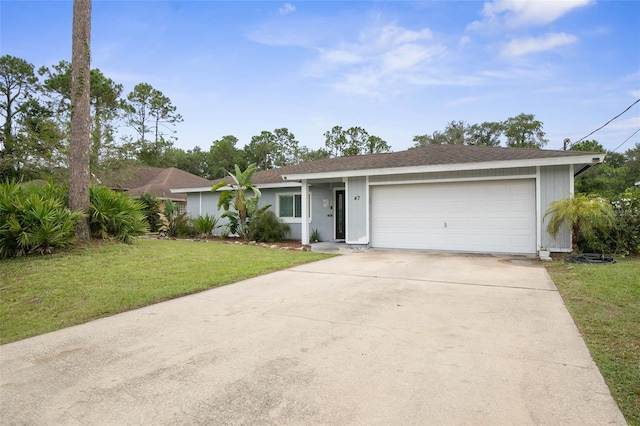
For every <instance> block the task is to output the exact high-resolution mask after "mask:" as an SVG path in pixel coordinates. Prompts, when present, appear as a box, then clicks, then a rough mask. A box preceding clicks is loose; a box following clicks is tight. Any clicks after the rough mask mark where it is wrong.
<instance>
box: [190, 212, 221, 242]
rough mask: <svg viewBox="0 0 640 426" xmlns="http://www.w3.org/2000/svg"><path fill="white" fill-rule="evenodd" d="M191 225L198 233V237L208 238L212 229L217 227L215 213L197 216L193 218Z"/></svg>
mask: <svg viewBox="0 0 640 426" xmlns="http://www.w3.org/2000/svg"><path fill="white" fill-rule="evenodd" d="M193 226H195V227H196V229H197V230H198V232H199V233H200V238H209V237H210V236H211V234H212V233H213V230H214V229H216V228H218V227H219V225H218V218H217V217H216V216H215V215H209V214H208V213H207V214H206V215H204V216H198V217H196V218H195V219H193Z"/></svg>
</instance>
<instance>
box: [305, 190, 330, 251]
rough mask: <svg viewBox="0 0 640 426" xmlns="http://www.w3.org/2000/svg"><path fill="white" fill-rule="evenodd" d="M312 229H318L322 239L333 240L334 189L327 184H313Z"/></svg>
mask: <svg viewBox="0 0 640 426" xmlns="http://www.w3.org/2000/svg"><path fill="white" fill-rule="evenodd" d="M309 191H311V223H310V224H309V228H310V232H309V235H311V230H314V229H316V230H318V234H319V237H320V241H333V239H334V234H333V203H334V198H333V189H332V188H331V187H329V185H327V184H317V185H311V187H310V188H309Z"/></svg>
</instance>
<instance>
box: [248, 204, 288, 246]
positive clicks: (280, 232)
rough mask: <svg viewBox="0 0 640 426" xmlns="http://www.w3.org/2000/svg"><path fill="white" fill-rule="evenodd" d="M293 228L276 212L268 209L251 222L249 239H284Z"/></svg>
mask: <svg viewBox="0 0 640 426" xmlns="http://www.w3.org/2000/svg"><path fill="white" fill-rule="evenodd" d="M290 230H291V228H290V227H289V225H288V224H286V223H283V222H282V221H281V220H280V219H279V218H278V217H277V216H276V214H275V213H274V212H273V211H271V210H267V211H265V212H263V213H261V214H259V215H257V216H256V217H254V218H253V219H252V220H251V222H249V239H251V240H254V241H263V242H275V241H282V240H283V239H284V237H285V235H287V234H288V233H289V231H290Z"/></svg>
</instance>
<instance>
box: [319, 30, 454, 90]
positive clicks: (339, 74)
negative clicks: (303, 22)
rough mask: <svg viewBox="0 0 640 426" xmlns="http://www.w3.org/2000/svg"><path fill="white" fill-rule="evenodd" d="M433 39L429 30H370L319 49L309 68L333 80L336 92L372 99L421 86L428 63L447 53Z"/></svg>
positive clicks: (423, 82)
mask: <svg viewBox="0 0 640 426" xmlns="http://www.w3.org/2000/svg"><path fill="white" fill-rule="evenodd" d="M432 38H433V35H432V33H431V30H429V29H428V28H424V29H420V30H411V29H407V28H403V27H400V26H398V25H396V24H388V25H383V26H374V27H370V28H368V29H367V30H365V31H362V32H361V33H360V34H359V36H358V37H357V40H356V41H352V42H342V43H339V44H338V45H337V46H336V47H324V48H319V49H318V50H319V51H320V57H319V58H318V60H317V61H316V62H315V63H314V64H313V65H312V66H310V67H309V69H311V70H312V71H313V75H314V76H316V77H327V78H335V79H336V80H337V81H333V82H332V83H330V85H331V86H332V87H333V88H335V89H337V90H339V91H343V92H348V93H355V94H366V95H373V96H375V95H378V94H380V93H382V92H389V91H390V92H393V93H395V92H397V91H398V90H399V89H398V88H399V87H400V86H402V85H424V84H425V82H426V81H427V80H426V79H425V77H426V71H427V64H432V63H433V62H434V61H435V60H437V59H438V58H439V57H441V56H443V55H444V54H445V53H446V48H445V47H444V46H442V45H440V44H438V43H434V42H432Z"/></svg>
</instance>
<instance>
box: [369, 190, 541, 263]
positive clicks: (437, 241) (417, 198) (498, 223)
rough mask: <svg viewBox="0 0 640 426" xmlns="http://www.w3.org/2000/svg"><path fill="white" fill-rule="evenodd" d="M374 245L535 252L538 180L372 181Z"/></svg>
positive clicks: (372, 231) (372, 234) (372, 232)
mask: <svg viewBox="0 0 640 426" xmlns="http://www.w3.org/2000/svg"><path fill="white" fill-rule="evenodd" d="M371 203H372V204H371V236H372V245H373V246H374V247H386V248H413V249H432V250H452V251H477V252H505V253H535V251H536V246H535V234H536V232H535V182H534V181H533V180H532V179H527V180H505V181H485V182H465V183H440V184H415V185H390V186H374V187H373V188H372V194H371Z"/></svg>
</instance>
